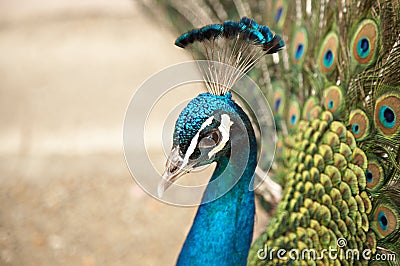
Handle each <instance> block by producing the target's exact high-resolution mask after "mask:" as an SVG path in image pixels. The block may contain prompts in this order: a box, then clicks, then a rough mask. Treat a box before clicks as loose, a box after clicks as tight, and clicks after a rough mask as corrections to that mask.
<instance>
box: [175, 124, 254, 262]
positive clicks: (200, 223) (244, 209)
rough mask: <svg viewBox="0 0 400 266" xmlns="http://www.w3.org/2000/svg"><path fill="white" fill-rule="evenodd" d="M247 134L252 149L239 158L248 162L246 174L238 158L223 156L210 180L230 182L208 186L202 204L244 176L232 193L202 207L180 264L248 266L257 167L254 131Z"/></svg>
mask: <svg viewBox="0 0 400 266" xmlns="http://www.w3.org/2000/svg"><path fill="white" fill-rule="evenodd" d="M250 127H251V126H250ZM248 131H249V132H248V135H249V141H250V143H249V145H250V149H247V150H245V152H244V153H245V154H242V155H243V156H237V157H239V158H236V160H247V164H246V168H245V170H244V172H243V169H239V168H240V167H238V166H237V165H238V164H236V163H235V158H230V160H229V158H226V157H224V158H223V159H220V160H219V161H218V162H217V167H216V169H215V171H214V174H213V176H212V177H211V181H213V180H215V179H216V178H217V177H219V178H221V179H222V180H227V183H222V185H220V186H217V187H215V186H214V187H211V186H210V185H209V186H208V187H207V189H206V191H205V193H204V195H203V202H207V201H208V200H207V198H208V197H210V196H211V197H213V195H214V194H215V193H219V190H221V189H222V190H223V189H224V188H225V187H226V185H228V186H229V185H231V184H228V183H229V182H231V181H230V180H233V179H234V178H235V177H236V178H237V177H238V176H240V175H241V177H240V179H239V180H238V181H237V183H236V184H235V185H234V187H233V188H232V189H231V190H230V191H229V192H227V193H226V194H224V195H223V196H221V197H220V198H218V199H217V200H214V201H211V202H208V203H204V204H202V205H200V207H199V209H198V211H197V214H196V217H195V219H194V222H193V225H192V228H191V229H190V232H189V234H188V236H187V238H186V241H185V243H184V245H183V248H182V250H181V253H180V255H179V258H178V262H177V265H246V261H247V255H248V252H249V248H250V244H251V241H252V236H253V225H254V213H255V207H254V192H253V191H252V190H251V191H249V186H250V185H252V178H253V176H254V171H255V167H256V164H257V146H256V140H255V137H254V132H253V130H252V128H251V129H250V130H248ZM239 165H240V164H239ZM242 165H243V164H242ZM221 179H218V180H221Z"/></svg>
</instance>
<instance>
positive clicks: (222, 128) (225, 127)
mask: <svg viewBox="0 0 400 266" xmlns="http://www.w3.org/2000/svg"><path fill="white" fill-rule="evenodd" d="M232 125H233V122H232V121H231V118H230V117H229V115H227V114H223V115H222V116H221V125H219V127H218V130H219V132H221V136H222V139H221V141H220V142H219V144H218V146H216V147H215V148H214V149H212V150H211V151H210V152H209V153H208V158H211V157H212V156H213V155H214V154H216V153H218V152H219V151H221V150H222V149H223V148H224V147H225V145H226V143H227V142H228V140H229V133H230V129H231V126H232Z"/></svg>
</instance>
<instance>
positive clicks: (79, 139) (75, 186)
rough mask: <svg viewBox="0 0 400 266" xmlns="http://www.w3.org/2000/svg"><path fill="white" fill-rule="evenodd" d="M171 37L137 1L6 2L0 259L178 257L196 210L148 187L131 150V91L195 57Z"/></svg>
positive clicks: (48, 261) (1, 45) (59, 261)
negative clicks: (127, 125) (135, 173)
mask: <svg viewBox="0 0 400 266" xmlns="http://www.w3.org/2000/svg"><path fill="white" fill-rule="evenodd" d="M174 39H175V36H174V35H173V34H171V33H170V32H169V31H168V30H167V29H166V28H163V27H160V25H159V24H157V23H156V22H153V21H152V20H151V18H149V17H147V16H146V15H145V14H143V12H141V9H140V8H139V6H138V4H137V3H135V2H134V1H130V0H114V1H106V0H86V1H78V0H69V1H66V0H52V1H48V0H46V1H38V0H14V1H9V0H0V123H1V124H0V125H1V130H0V173H1V186H0V265H160V264H163V265H173V264H174V262H175V259H176V257H177V255H178V253H179V250H180V247H181V245H182V243H183V241H184V238H185V236H186V234H187V231H188V230H189V228H190V225H191V221H192V219H193V217H194V214H195V211H196V208H182V207H174V206H170V205H166V204H163V203H161V202H159V201H157V200H155V199H153V198H152V197H150V196H148V195H147V194H146V193H144V192H143V191H142V190H141V189H140V187H139V186H138V185H137V184H136V183H135V182H134V180H133V178H132V177H131V176H130V174H129V171H128V168H127V166H126V164H125V161H124V155H123V148H122V126H123V119H124V114H125V110H126V108H127V105H128V103H129V100H130V98H131V96H132V94H133V93H134V91H135V90H136V89H137V88H138V87H139V86H140V84H141V83H142V82H143V81H144V80H145V79H147V78H148V77H149V76H150V75H152V74H154V73H155V72H157V71H159V70H161V69H162V68H164V67H166V66H169V65H171V64H174V63H178V62H182V61H186V60H189V59H190V57H189V56H188V55H187V54H185V53H184V52H182V51H181V50H180V49H178V48H176V47H174V45H173V42H174ZM167 111H168V110H167ZM155 137H156V135H155ZM149 143H151V141H150V142H149ZM155 143H156V142H155ZM152 148H154V149H155V150H157V152H155V153H154V154H155V155H154V160H155V161H156V162H157V163H158V164H159V165H160V166H161V167H162V166H163V165H164V161H165V157H164V154H163V153H162V152H160V149H156V148H157V147H152V146H151V145H150V149H152ZM257 217H258V220H257V222H258V223H259V224H260V223H263V219H261V218H259V217H260V215H258V216H257Z"/></svg>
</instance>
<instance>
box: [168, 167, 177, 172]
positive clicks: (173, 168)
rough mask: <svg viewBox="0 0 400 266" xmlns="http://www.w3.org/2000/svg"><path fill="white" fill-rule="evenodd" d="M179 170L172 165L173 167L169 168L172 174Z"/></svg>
mask: <svg viewBox="0 0 400 266" xmlns="http://www.w3.org/2000/svg"><path fill="white" fill-rule="evenodd" d="M177 169H178V167H177V166H175V165H171V167H170V168H169V172H170V173H173V172H175V171H176V170H177Z"/></svg>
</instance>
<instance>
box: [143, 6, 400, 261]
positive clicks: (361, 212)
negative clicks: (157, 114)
mask: <svg viewBox="0 0 400 266" xmlns="http://www.w3.org/2000/svg"><path fill="white" fill-rule="evenodd" d="M143 3H144V6H145V7H146V10H147V11H149V12H163V13H164V14H166V16H167V17H168V21H169V23H171V25H172V26H173V28H174V29H175V30H177V31H178V32H179V33H182V32H187V31H188V30H191V29H192V28H201V27H203V26H204V25H210V26H211V27H210V26H208V30H210V31H211V30H212V29H214V30H218V29H217V27H218V26H212V25H224V24H223V23H224V21H227V20H235V21H239V20H240V18H241V17H251V18H254V19H255V21H258V22H260V23H261V24H264V25H268V26H269V27H270V29H271V34H272V36H281V38H282V40H283V41H284V42H285V43H286V47H285V49H283V50H282V51H280V52H279V53H276V54H274V55H273V56H269V57H259V58H257V61H260V62H258V63H257V62H256V63H257V64H255V65H254V66H253V65H252V66H251V68H252V70H251V72H250V73H249V75H250V76H251V77H252V78H253V79H254V80H256V82H257V83H258V85H259V86H260V87H261V88H262V90H263V92H264V93H265V95H266V97H267V98H268V100H269V102H270V105H271V108H272V110H273V113H274V116H275V123H276V128H277V130H278V140H277V149H276V151H277V153H276V155H275V159H274V162H273V164H272V169H271V171H270V175H271V176H272V177H273V179H274V180H275V181H276V182H278V183H279V184H280V185H281V186H282V189H283V190H282V199H281V200H280V201H279V203H278V205H277V207H276V212H275V214H274V216H273V218H272V219H271V221H270V223H269V225H268V226H267V228H266V229H265V232H264V233H263V234H262V235H261V236H260V237H259V238H258V239H256V240H255V242H254V243H253V245H252V247H251V249H250V253H249V256H248V264H249V265H266V264H268V265H278V264H281V265H286V264H302V265H303V264H304V265H316V264H321V265H353V264H360V265H361V264H362V265H368V264H371V265H373V264H374V263H376V264H379V265H380V264H387V265H391V264H393V265H396V264H399V263H400V2H399V1H398V0H395V1H386V0H366V1H348V0H341V1H332V0H331V1H329V0H319V1H311V0H306V1H301V0H296V1H287V0H272V1H255V0H248V1H242V0H233V1H225V0H200V1H179V0H170V1H165V0H154V1H151V0H147V1H143ZM164 22H165V21H163V23H164ZM216 23H220V24H216ZM225 23H226V22H225ZM275 34H276V35H275ZM256 37H257V36H256ZM256 37H255V38H256ZM185 40H186V39H185ZM282 40H278V43H279V41H282ZM181 41H182V40H181ZM177 45H178V46H181V47H182V46H185V45H187V44H185V43H183V44H182V43H181V42H180V40H179V38H178V40H177ZM277 47H280V46H277ZM279 49H280V48H279ZM279 49H278V50H279ZM193 50H194V52H193V53H194V54H196V56H197V58H209V59H210V57H209V56H207V51H205V50H204V49H202V48H201V47H193ZM227 63H228V64H229V62H227ZM258 193H260V194H263V193H265V191H258ZM343 239H344V240H345V241H346V243H345V245H341V246H339V247H338V243H339V240H343ZM265 247H268V250H269V251H270V250H273V249H274V250H279V249H284V250H287V251H288V250H291V249H294V250H299V251H301V250H306V249H312V250H315V251H316V252H317V254H321V252H322V250H327V249H329V248H331V249H340V250H342V251H343V252H344V253H346V251H351V250H358V251H359V252H360V257H359V258H356V257H354V256H350V257H348V256H338V257H337V259H335V260H330V258H329V257H328V256H325V257H324V258H322V259H321V260H318V259H315V258H310V257H309V258H308V259H306V260H300V261H299V260H296V259H292V258H288V256H286V257H285V258H284V259H279V258H278V257H277V256H276V253H275V256H272V257H270V256H269V255H270V253H267V250H266V249H265ZM367 249H368V250H371V254H370V257H371V258H377V255H383V256H386V257H388V258H392V259H393V258H396V259H395V260H392V261H390V260H386V261H373V260H372V259H371V260H368V259H365V257H362V256H361V253H362V251H363V250H367ZM260 250H262V251H263V252H262V253H264V255H265V256H264V258H262V259H260Z"/></svg>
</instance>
